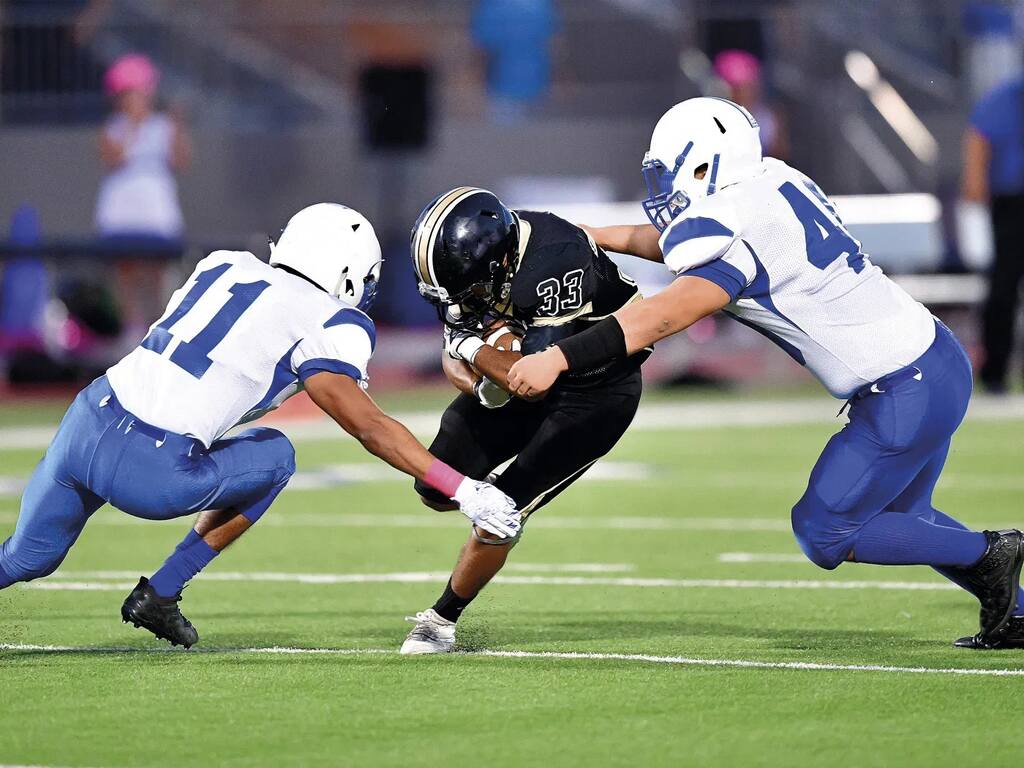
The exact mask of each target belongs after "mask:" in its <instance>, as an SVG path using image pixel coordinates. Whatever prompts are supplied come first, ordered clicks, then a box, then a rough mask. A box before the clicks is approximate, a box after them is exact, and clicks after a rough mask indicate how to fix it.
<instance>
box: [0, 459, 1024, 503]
mask: <svg viewBox="0 0 1024 768" xmlns="http://www.w3.org/2000/svg"><path fill="white" fill-rule="evenodd" d="M646 480H659V481H661V482H665V483H668V484H670V485H671V486H672V487H673V488H678V489H685V490H693V489H704V488H713V489H716V490H717V489H728V490H738V489H752V490H766V489H771V490H777V491H790V492H792V493H798V492H799V491H800V490H801V489H803V488H804V487H805V486H806V484H807V473H806V472H789V473H785V472H772V471H767V470H757V469H744V470H735V471H732V470H714V471H701V470H687V471H685V472H681V471H679V470H677V469H676V468H674V467H669V466H664V467H659V466H657V465H654V464H645V463H643V462H634V461H600V462H598V463H597V464H595V465H594V466H593V467H592V468H591V469H590V470H589V471H588V472H587V474H586V475H584V476H583V478H582V479H581V480H580V482H583V483H591V482H594V481H601V482H642V481H646ZM27 482H28V476H27V475H26V476H14V475H0V497H4V496H7V497H18V496H20V495H21V493H22V491H24V490H25V485H26V483H27ZM408 482H409V478H408V476H406V475H404V474H403V473H401V472H399V471H398V470H396V469H393V468H392V467H389V466H388V465H386V464H383V463H370V462H352V463H348V464H330V465H327V466H323V467H317V468H314V469H309V470H300V471H299V472H297V473H296V474H295V476H294V477H292V479H291V481H290V482H289V483H288V487H287V488H286V489H285V493H286V494H291V493H296V492H304V491H322V490H329V489H332V488H343V487H345V486H348V485H353V484H358V483H408ZM939 487H940V488H944V489H947V490H962V491H972V492H975V493H977V492H985V491H988V492H993V493H1001V492H1004V491H1024V477H1022V476H1019V475H1010V474H985V473H979V474H966V473H962V472H961V473H957V472H949V473H946V474H944V475H943V476H942V479H941V480H940V481H939Z"/></svg>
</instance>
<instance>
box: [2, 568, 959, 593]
mask: <svg viewBox="0 0 1024 768" xmlns="http://www.w3.org/2000/svg"><path fill="white" fill-rule="evenodd" d="M140 572H141V571H87V570H83V571H77V570H76V571H63V570H61V571H57V572H56V573H55V574H53V575H52V576H50V577H48V578H46V579H40V580H38V581H33V582H29V583H27V584H22V585H20V586H21V588H22V589H41V590H56V591H60V590H71V591H93V590H97V591H121V590H127V589H131V588H132V587H133V586H135V581H136V580H137V579H138V575H139V573H140ZM449 575H450V574H449V572H448V571H399V572H391V573H287V572H279V571H209V572H206V573H201V574H199V576H197V577H196V578H197V579H198V580H200V581H206V582H213V581H220V582H254V583H282V584H306V585H320V586H323V585H338V584H443V583H444V582H445V581H446V580H447V579H448V577H449ZM494 583H495V584H505V585H509V586H557V587H632V588H641V589H797V590H859V589H877V590H884V591H926V592H932V591H951V590H952V591H955V590H957V589H959V588H958V587H957V586H955V585H954V584H950V583H949V582H946V581H937V580H936V581H875V580H867V579H859V580H838V579H675V578H658V577H641V576H591V575H570V574H564V575H561V574H558V575H512V574H504V573H501V574H498V575H497V576H496V577H495V578H494Z"/></svg>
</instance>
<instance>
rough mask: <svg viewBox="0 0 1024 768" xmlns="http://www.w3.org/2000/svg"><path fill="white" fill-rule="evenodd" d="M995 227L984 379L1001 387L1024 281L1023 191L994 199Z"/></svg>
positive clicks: (982, 372)
mask: <svg viewBox="0 0 1024 768" xmlns="http://www.w3.org/2000/svg"><path fill="white" fill-rule="evenodd" d="M992 228H993V231H994V235H995V251H996V253H995V262H994V263H993V265H992V271H991V274H990V277H989V294H988V301H986V303H985V310H984V315H983V338H984V342H985V363H984V365H982V367H981V380H982V382H983V383H984V384H985V385H986V386H989V387H995V388H1000V387H1002V386H1004V385H1005V384H1006V369H1007V366H1008V365H1009V362H1010V356H1011V355H1012V354H1013V337H1014V326H1015V325H1016V321H1017V307H1018V300H1019V298H1020V287H1021V282H1022V281H1024V195H1004V196H999V197H995V198H994V199H993V200H992Z"/></svg>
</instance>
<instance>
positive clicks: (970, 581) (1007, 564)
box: [950, 530, 1024, 647]
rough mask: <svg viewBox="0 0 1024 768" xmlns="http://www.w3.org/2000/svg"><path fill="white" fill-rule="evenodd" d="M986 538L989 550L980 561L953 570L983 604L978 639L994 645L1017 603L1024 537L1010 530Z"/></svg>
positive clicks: (993, 533)
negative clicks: (967, 566)
mask: <svg viewBox="0 0 1024 768" xmlns="http://www.w3.org/2000/svg"><path fill="white" fill-rule="evenodd" d="M985 536H986V537H987V538H988V547H987V548H986V549H985V554H984V555H982V556H981V559H980V560H978V562H976V563H975V564H974V565H972V566H970V567H969V568H951V569H950V570H952V571H954V572H956V573H957V575H958V576H959V577H960V578H961V579H962V580H963V581H964V582H965V583H966V584H967V586H968V588H969V589H970V591H971V592H973V593H974V594H975V596H976V597H977V598H978V600H979V602H981V614H980V622H979V623H980V631H979V632H978V634H977V635H976V640H977V642H978V643H982V644H985V645H991V644H992V643H993V642H995V641H996V640H997V639H998V636H999V631H1000V630H1001V629H1003V627H1004V626H1005V625H1006V623H1007V622H1008V621H1009V619H1010V615H1011V614H1012V613H1013V608H1014V606H1015V605H1016V604H1017V589H1018V587H1019V585H1020V569H1021V565H1024V535H1022V534H1021V532H1020V531H1017V530H1008V531H985ZM957 644H959V641H957ZM972 647H973V646H972ZM978 647H980V646H978Z"/></svg>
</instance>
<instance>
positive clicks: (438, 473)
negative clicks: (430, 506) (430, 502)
mask: <svg viewBox="0 0 1024 768" xmlns="http://www.w3.org/2000/svg"><path fill="white" fill-rule="evenodd" d="M465 479H466V476H465V475H463V474H462V473H461V472H456V471H455V470H454V469H452V468H451V467H449V466H448V465H447V464H445V463H444V462H443V461H441V460H440V459H434V462H433V463H432V464H431V465H430V466H429V467H428V468H427V474H425V475H424V476H423V482H425V483H426V484H427V485H429V486H430V487H432V488H436V489H437V490H439V491H440V492H441V493H443V494H444V495H445V496H447V497H448V498H449V499H454V498H455V491H457V490H458V488H459V485H461V484H462V481H463V480H465Z"/></svg>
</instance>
